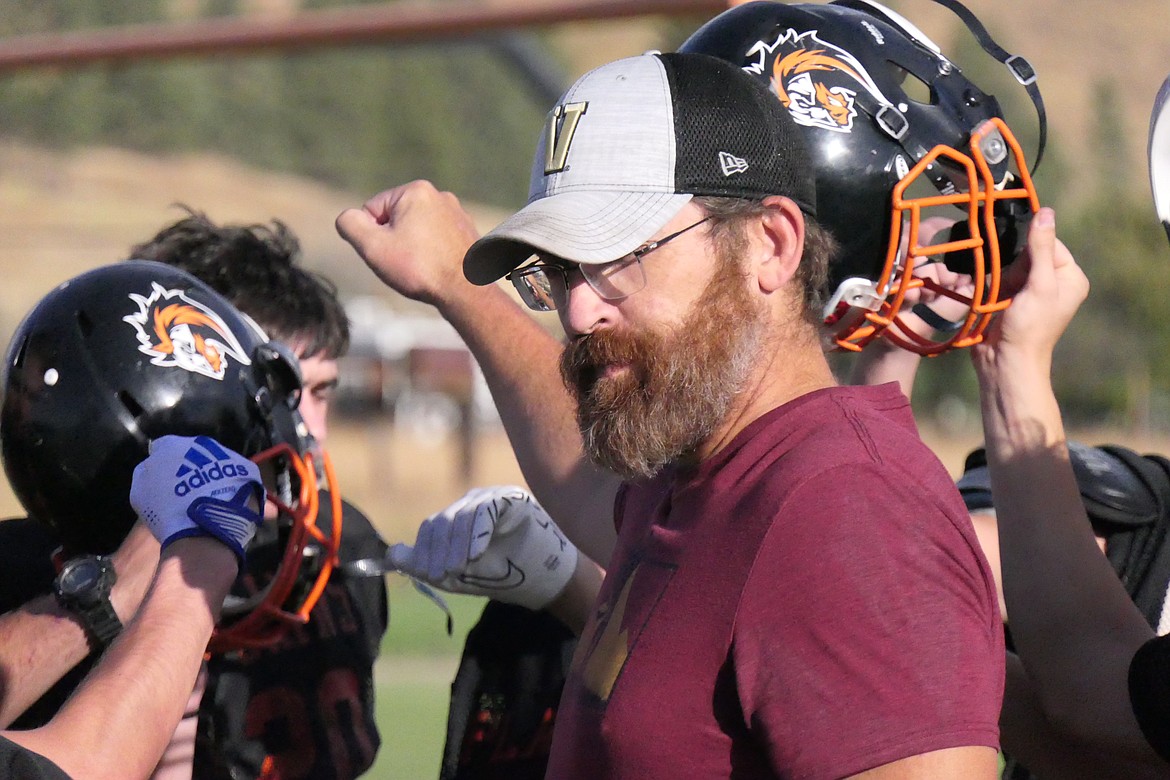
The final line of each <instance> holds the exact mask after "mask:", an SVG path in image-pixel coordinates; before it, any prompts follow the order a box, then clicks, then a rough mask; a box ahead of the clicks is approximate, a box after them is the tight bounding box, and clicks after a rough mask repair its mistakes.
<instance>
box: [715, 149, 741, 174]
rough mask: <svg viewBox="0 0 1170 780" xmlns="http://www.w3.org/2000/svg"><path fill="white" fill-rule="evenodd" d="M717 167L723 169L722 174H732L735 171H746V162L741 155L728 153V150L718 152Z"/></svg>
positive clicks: (735, 172)
mask: <svg viewBox="0 0 1170 780" xmlns="http://www.w3.org/2000/svg"><path fill="white" fill-rule="evenodd" d="M719 167H720V168H721V169H722V170H723V175H724V176H734V175H735V174H737V173H743V172H744V171H746V170H747V169H748V163H747V160H745V159H743V158H742V157H736V156H735V155H734V154H729V153H728V152H720V153H719Z"/></svg>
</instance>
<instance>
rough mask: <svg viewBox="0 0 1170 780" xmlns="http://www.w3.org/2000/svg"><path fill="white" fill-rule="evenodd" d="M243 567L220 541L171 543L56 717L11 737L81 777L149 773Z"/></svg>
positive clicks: (201, 539)
mask: <svg viewBox="0 0 1170 780" xmlns="http://www.w3.org/2000/svg"><path fill="white" fill-rule="evenodd" d="M236 568H237V562H236V557H235V555H234V554H233V553H232V552H231V551H230V550H229V549H228V548H227V547H225V546H224V545H222V544H220V543H219V542H218V541H215V540H213V539H210V538H190V539H181V540H179V541H176V542H174V543H173V544H172V545H171V546H170V547H169V548H168V549H167V551H166V553H165V554H164V556H163V559H162V561H161V562H160V564H159V568H158V574H157V576H156V577H155V581H154V584H153V585H152V586H151V590H150V593H149V594H148V596H147V599H146V601H145V602H143V605H142V608H141V609H140V610H139V611H138V614H137V615H136V616H135V617H134V619H133V620H132V621H131V622H130V624H129V625H127V627H126V629H125V630H124V631H123V632H122V635H121V636H120V637H119V638H118V639H117V640H116V641H115V642H114V644H113V645H112V646H111V647H110V649H109V650H108V651H107V652H106V654H105V656H104V657H103V658H102V661H101V663H99V664H98V666H97V667H96V668H95V669H94V670H93V672H91V673H90V675H89V676H88V677H87V678H86V680H85V682H84V683H83V684H82V685H81V687H80V688H78V690H77V692H76V693H75V694H74V696H73V697H72V698H71V699H70V700H69V701H68V702H67V703H66V704H65V706H64V707H62V709H61V711H60V712H59V713H58V714H57V716H56V717H55V718H54V719H53V721H52V722H51V723H50V724H49V725H47V726H45V727H42V728H39V729H35V730H33V731H28V732H6V733H5V736H6V737H8V738H9V739H12V740H13V741H15V742H18V743H20V744H23V745H24V746H26V747H28V748H30V749H32V750H35V751H36V752H38V753H41V754H42V755H44V756H46V757H48V758H49V759H51V760H52V761H54V762H55V763H56V764H57V765H58V766H60V767H61V768H62V769H64V770H65V771H66V772H67V773H69V774H71V775H74V776H77V777H87V778H105V777H109V778H125V777H145V776H146V775H148V774H149V773H150V771H151V769H152V768H153V767H154V765H155V764H156V763H157V762H158V759H159V756H161V755H162V751H163V749H164V748H165V747H166V745H167V742H168V740H169V739H170V737H171V734H172V733H173V732H174V729H175V725H176V724H177V723H178V722H179V719H180V717H181V716H182V713H183V707H184V704H185V703H186V701H187V698H188V696H189V694H190V692H191V689H192V687H193V685H194V683H195V678H196V675H197V674H198V671H199V665H200V662H201V660H202V658H203V652H204V649H205V648H206V645H207V641H208V639H209V638H210V637H211V632H212V628H213V627H214V625H215V622H216V619H217V618H218V616H219V612H220V609H221V607H222V604H223V599H224V597H225V596H226V595H227V592H228V589H229V587H230V585H231V582H232V580H233V579H234V576H235V572H236Z"/></svg>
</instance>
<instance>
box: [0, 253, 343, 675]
mask: <svg viewBox="0 0 1170 780" xmlns="http://www.w3.org/2000/svg"><path fill="white" fill-rule="evenodd" d="M300 388H301V378H300V369H299V365H298V363H297V360H296V358H295V357H294V356H292V354H291V353H290V352H289V351H288V349H287V348H286V347H284V345H282V344H280V343H279V342H273V341H269V340H268V339H267V337H266V336H264V334H263V333H262V331H261V330H260V328H259V327H257V326H256V324H255V323H254V322H252V320H250V319H249V318H247V317H245V316H244V315H242V314H241V313H240V312H239V311H238V310H237V309H236V308H235V307H233V306H232V305H231V304H230V303H228V301H227V300H226V299H225V298H223V297H222V296H220V295H219V294H218V293H216V292H214V291H213V290H212V289H211V288H209V287H208V286H206V285H205V284H203V283H202V282H200V281H198V280H197V279H195V278H194V277H193V276H190V275H189V274H187V273H185V272H183V271H180V270H178V269H176V268H172V267H170V266H167V265H163V264H161V263H154V262H145V261H137V260H135V261H128V262H123V263H117V264H115V265H108V266H104V267H101V268H96V269H94V270H91V271H88V272H86V273H83V274H81V275H80V276H77V277H75V278H73V279H71V280H69V281H67V282H65V283H64V284H62V285H60V286H59V287H57V288H56V289H55V290H53V291H52V292H50V293H49V294H48V295H46V296H45V297H44V298H43V299H42V300H41V301H40V303H38V304H37V305H36V307H35V308H33V310H32V311H31V312H30V313H29V314H28V315H27V316H26V317H25V319H24V321H23V322H22V323H21V325H20V326H19V328H17V331H16V334H15V335H14V336H13V339H12V343H11V345H10V347H9V351H8V357H7V362H6V364H5V375H4V401H3V407H2V409H0V451H2V454H3V461H4V469H5V471H6V473H7V474H8V479H9V482H10V483H11V485H12V488H13V490H14V491H15V493H16V495H17V497H18V498H19V499H20V501H21V503H22V504H24V507H25V509H26V510H27V511H28V513H29V515H30V516H31V517H33V518H34V519H36V520H39V521H41V522H44V523H47V524H48V525H50V526H52V528H53V529H54V530H55V531H56V533H57V535H58V536H59V537H60V539H61V542H62V544H63V546H64V548H65V550H66V551H67V552H68V553H69V554H76V553H79V552H90V553H99V554H102V553H109V552H111V551H113V550H114V549H115V548H116V547H117V546H118V545H119V544H120V543H121V542H122V540H123V539H124V538H125V536H126V534H127V533H128V532H129V530H130V527H131V526H132V525H133V524H134V521H135V519H136V518H135V514H134V510H133V509H132V508H131V506H130V501H129V495H130V482H131V478H132V476H133V471H134V467H135V466H136V465H137V464H138V463H139V462H141V461H142V460H143V459H144V458H146V456H147V454H148V451H149V446H150V442H151V440H153V439H156V438H158V437H160V436H163V435H165V434H178V435H185V436H195V435H205V436H211V437H213V438H215V439H216V440H218V441H220V442H221V443H223V444H224V445H226V446H228V447H230V448H232V449H234V450H236V451H237V452H239V453H241V454H243V455H245V456H247V457H249V458H251V459H252V460H254V461H255V462H257V463H258V464H261V468H262V471H271V472H272V473H273V475H274V478H275V483H274V487H273V488H272V489H270V491H269V492H270V498H271V499H272V501H273V503H274V504H275V505H276V507H277V508H278V512H277V513H276V519H274V520H266V521H265V523H264V526H263V527H262V528H261V529H260V530H259V531H258V533H257V538H256V541H255V542H254V543H253V546H252V550H253V551H255V550H257V548H258V547H259V548H272V549H276V550H279V552H277V553H276V554H275V555H273V556H272V557H273V558H274V559H275V560H272V561H267V562H264V563H263V564H262V565H260V567H259V568H261V569H263V572H258V571H257V566H254V565H253V563H254V561H253V559H254V558H256V559H257V561H263V559H264V556H253V555H252V554H251V552H250V554H249V567H248V571H247V572H245V573H243V574H242V576H241V581H240V582H239V583H237V586H238V587H237V588H236V590H235V591H234V592H236V593H241V594H244V595H233V596H231V597H229V599H228V600H227V601H226V602H225V604H224V613H223V618H222V620H221V623H220V626H219V627H218V628H217V630H216V633H215V635H214V636H213V638H212V643H211V645H210V649H211V650H212V651H215V652H220V651H227V650H232V649H238V648H243V647H260V646H264V645H266V644H269V643H271V642H273V641H275V640H276V639H277V638H279V637H280V636H281V635H282V634H283V632H284V630H285V629H286V628H287V627H288V626H290V625H293V624H297V623H304V622H305V621H307V620H308V615H309V612H310V610H311V609H312V608H313V606H314V605H315V604H316V602H317V599H318V598H319V597H320V595H321V592H322V591H323V590H324V587H325V583H326V581H327V580H328V578H329V574H330V572H331V571H332V568H333V566H334V565H335V563H336V561H337V548H338V544H339V542H340V538H341V533H340V531H341V528H340V518H341V512H340V511H339V510H338V508H337V507H334V510H335V511H334V512H333V514H332V517H333V527H331V528H330V529H319V528H318V527H317V525H316V521H317V507H318V504H317V501H318V498H317V496H318V490H317V488H318V479H317V471H318V469H319V470H320V471H322V472H323V474H324V478H325V479H326V480H328V481H329V482H330V483H332V482H333V475H332V468H331V467H330V466H329V463H328V459H327V458H324V457H323V456H322V455H321V454H320V453H319V452H318V451H315V450H314V449H313V448H312V446H311V440H310V438H309V437H308V434H307V429H306V428H305V425H304V422H303V421H302V420H301V417H300V415H299V414H298V413H297V411H296V406H297V403H298V401H299V394H300ZM330 487H333V485H332V484H330ZM330 495H332V496H339V495H340V491H337V490H336V489H333V490H330ZM269 514H271V512H270V513H269ZM245 581H246V585H247V587H245Z"/></svg>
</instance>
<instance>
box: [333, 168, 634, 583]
mask: <svg viewBox="0 0 1170 780" xmlns="http://www.w3.org/2000/svg"><path fill="white" fill-rule="evenodd" d="M337 230H338V232H339V233H340V234H341V236H342V237H343V238H344V239H345V240H346V241H348V242H349V243H350V244H351V245H353V247H354V249H356V250H357V252H358V254H359V255H360V256H361V257H362V259H363V260H365V262H366V264H367V265H368V266H369V267H370V268H371V269H372V270H373V271H374V273H375V274H377V276H378V277H379V278H380V279H381V280H382V281H383V282H385V283H386V284H387V285H389V286H391V287H392V288H394V289H395V290H397V291H398V292H400V293H402V294H403V295H405V296H407V297H409V298H413V299H415V300H419V301H423V302H425V303H429V304H431V305H433V306H435V307H436V308H437V309H438V311H439V313H440V314H442V315H443V317H444V318H445V319H446V320H447V321H448V322H450V323H451V324H452V325H453V326H454V327H455V329H456V330H457V331H458V333H459V335H460V336H461V337H462V338H463V340H464V342H466V344H467V346H468V348H470V349H471V351H472V354H473V355H475V358H476V360H477V361H478V362H479V365H480V368H481V369H482V370H483V374H484V378H485V379H486V381H487V383H488V387H489V388H490V389H491V392H492V397H493V398H494V399H495V402H496V406H497V408H498V409H499V412H500V417H501V419H502V420H503V423H504V427H505V430H506V431H507V432H508V437H509V439H510V441H511V443H512V447H513V449H514V450H515V453H516V458H517V460H518V462H519V464H520V468H521V470H522V471H523V473H524V477H525V480H526V481H527V482H528V484H529V486H530V487H531V488H532V491H533V493H534V494H535V495H536V496H537V498H538V499H539V500H540V502H541V503H542V504H543V505H544V506H545V507H546V508H547V509H548V511H549V513H550V514H552V515H553V517H555V518H556V519H557V521H558V522H559V523H560V524H561V526H562V527H563V528H564V530H565V533H566V534H567V535H568V536H569V537H570V538H571V539H573V541H574V542H576V543H577V545H578V546H579V547H580V548H581V549H582V550H583V551H584V552H586V554H588V555H589V556H590V557H592V558H594V559H595V560H597V561H601V562H604V561H607V560H608V559H609V555H610V553H611V552H612V549H613V544H614V540H615V532H614V529H613V523H612V518H613V501H614V497H615V496H616V494H617V488H618V485H619V479H618V478H617V477H616V476H615V475H613V474H611V473H609V472H607V471H604V470H602V469H598V468H597V467H595V466H593V465H591V464H590V463H589V462H588V461H587V460H586V459H585V457H584V455H583V451H582V446H581V436H580V433H579V432H578V430H577V426H576V413H575V407H574V405H573V401H572V399H571V397H570V396H569V393H568V391H567V390H566V389H565V387H564V385H563V383H562V382H561V378H560V372H559V369H558V359H559V355H560V351H561V345H560V343H559V342H558V341H557V339H555V338H554V337H553V336H552V335H551V334H550V333H548V332H547V331H545V330H544V329H543V328H542V327H541V326H540V325H539V324H538V323H537V322H536V321H535V320H534V319H533V318H532V317H531V316H529V315H528V313H527V312H526V311H525V310H524V309H523V308H521V306H520V305H519V304H518V303H516V302H515V301H514V300H513V299H512V298H510V297H509V296H508V295H507V294H506V293H505V292H504V290H503V289H502V288H501V287H500V286H498V285H492V286H488V287H478V286H476V285H473V284H471V283H470V282H468V281H467V279H466V278H465V277H464V276H463V256H464V254H465V253H466V252H467V249H468V247H470V246H471V244H472V243H473V242H474V241H475V240H476V239H477V238H478V234H477V232H476V230H475V227H474V225H473V224H472V222H471V219H470V217H468V215H467V214H466V213H465V212H464V211H463V209H462V208H461V207H460V205H459V201H458V200H457V199H456V198H455V196H454V195H452V194H451V193H448V192H439V191H438V190H436V189H435V188H434V186H433V185H431V184H430V183H429V182H423V181H416V182H412V183H410V184H406V185H403V186H401V187H397V188H395V189H391V190H387V191H386V192H383V193H380V194H378V195H375V196H374V197H373V198H371V199H370V200H369V201H367V202H366V203H365V204H364V206H363V207H362V208H360V209H349V210H347V211H345V212H343V213H342V214H341V215H340V216H339V217H338V218H337Z"/></svg>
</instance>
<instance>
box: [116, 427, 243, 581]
mask: <svg viewBox="0 0 1170 780" xmlns="http://www.w3.org/2000/svg"><path fill="white" fill-rule="evenodd" d="M264 500H265V493H264V485H263V483H262V482H261V481H260V470H259V468H257V466H256V464H255V463H253V462H252V461H250V460H248V459H247V458H245V457H244V456H242V455H239V454H237V453H235V452H233V451H231V450H229V449H227V448H226V447H223V446H221V445H220V444H219V442H217V441H215V439H212V438H209V437H207V436H195V437H191V436H163V437H162V438H160V439H156V440H155V441H154V442H152V443H151V447H150V455H149V456H148V457H147V458H146V460H144V461H142V462H141V463H139V464H138V466H137V467H136V468H135V469H134V479H133V482H132V483H131V485H130V504H131V506H133V507H134V511H136V512H137V513H138V516H139V517H140V518H142V520H143V522H145V523H146V524H147V526H149V528H150V531H151V533H153V534H154V536H155V538H156V539H158V540H159V542H161V543H162V546H163V548H164V549H165V548H166V546H167V545H168V544H170V543H171V542H174V541H176V540H178V539H183V538H186V537H189V536H211V537H214V538H216V539H218V540H219V541H221V542H223V543H224V544H225V545H227V546H228V547H229V548H230V549H231V550H232V552H234V553H235V554H236V557H237V558H238V559H239V561H240V567H241V568H243V565H244V550H245V549H247V547H248V544H249V542H251V541H252V537H253V536H254V535H255V533H256V527H257V526H259V525H260V523H261V522H262V521H263V518H262V517H261V514H260V513H261V512H262V511H263V509H264Z"/></svg>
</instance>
